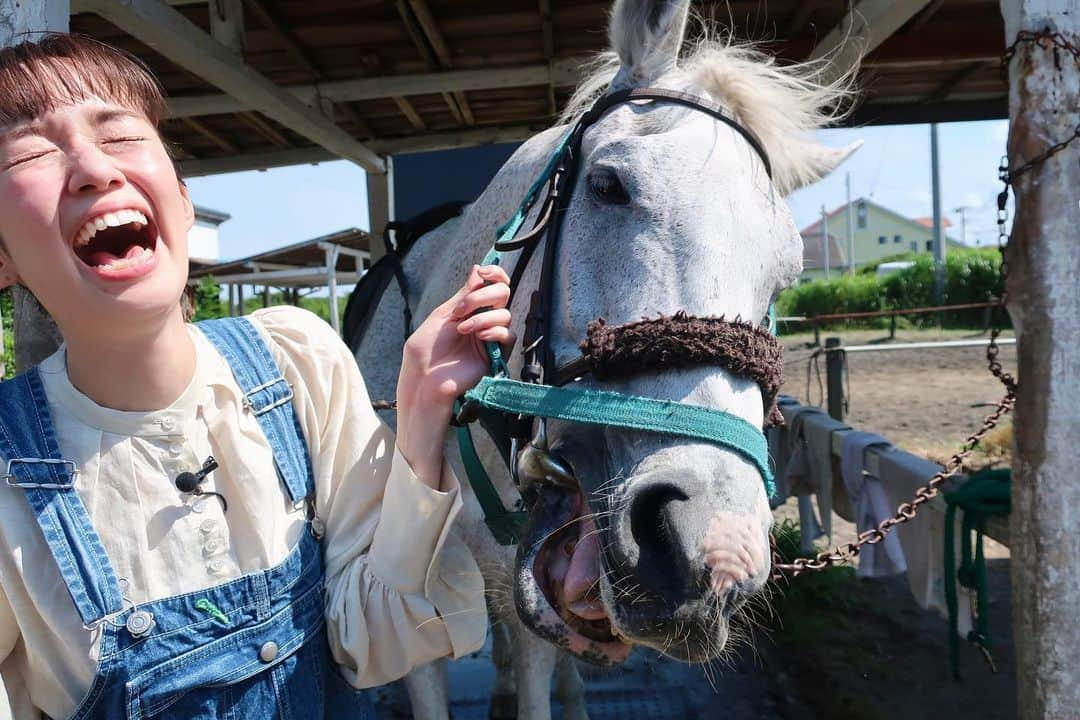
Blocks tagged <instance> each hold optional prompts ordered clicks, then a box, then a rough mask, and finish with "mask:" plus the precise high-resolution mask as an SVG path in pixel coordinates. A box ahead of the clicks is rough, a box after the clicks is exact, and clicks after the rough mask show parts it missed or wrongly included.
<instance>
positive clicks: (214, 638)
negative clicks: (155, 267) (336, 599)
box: [0, 318, 375, 720]
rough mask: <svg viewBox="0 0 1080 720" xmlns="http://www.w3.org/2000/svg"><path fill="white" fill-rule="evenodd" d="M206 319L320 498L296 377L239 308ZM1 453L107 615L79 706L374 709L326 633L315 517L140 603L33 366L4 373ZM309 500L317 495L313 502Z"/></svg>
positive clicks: (96, 712)
mask: <svg viewBox="0 0 1080 720" xmlns="http://www.w3.org/2000/svg"><path fill="white" fill-rule="evenodd" d="M200 329H201V330H202V332H203V333H204V334H205V335H206V337H207V338H208V339H209V340H210V341H211V342H212V343H213V344H214V346H215V347H216V348H217V350H218V352H220V353H221V355H222V356H223V357H224V358H225V359H226V360H227V361H228V363H229V366H230V367H231V368H232V372H233V375H234V376H235V378H236V381H237V383H238V384H239V386H240V388H241V390H242V391H243V392H244V393H245V397H246V400H245V402H244V407H245V408H246V410H247V411H249V412H252V413H254V414H255V415H256V416H257V417H258V421H259V426H260V428H261V429H262V431H263V433H264V434H265V436H266V439H267V441H268V442H269V443H270V447H271V449H272V450H273V453H274V462H275V464H276V466H277V470H278V475H279V476H280V477H281V480H282V483H283V484H284V486H285V490H286V491H287V492H288V494H289V498H290V499H291V500H292V502H293V503H294V504H297V505H299V504H304V503H311V502H312V501H313V499H314V492H315V487H314V482H315V481H314V477H313V475H312V472H311V460H310V458H309V456H308V451H307V444H306V443H305V442H304V438H303V435H302V433H301V430H300V425H299V424H298V422H297V419H296V414H295V412H294V410H293V405H292V402H291V399H292V389H291V388H290V386H289V384H288V383H287V382H286V381H285V379H284V378H283V377H282V376H281V372H280V370H279V369H278V367H277V364H276V363H275V362H274V360H273V358H272V356H271V355H270V351H269V348H267V346H266V344H265V342H264V341H263V339H262V337H261V336H260V335H259V332H258V330H256V329H255V327H254V326H253V325H252V324H251V323H250V322H249V321H248V320H245V319H242V318H230V319H226V320H213V321H209V322H205V323H202V324H201V325H200ZM0 457H3V458H4V459H5V460H7V461H10V462H9V465H8V467H9V468H10V469H9V470H8V472H9V473H11V475H12V477H9V478H8V482H9V483H10V484H13V485H17V486H19V487H22V488H24V491H25V494H26V499H27V501H28V502H29V505H30V509H31V511H32V512H33V514H34V516H35V518H36V520H37V522H38V524H39V525H40V526H41V531H42V533H43V534H44V537H45V540H46V542H47V543H48V545H49V549H50V550H51V552H52V555H53V558H54V559H55V561H56V563H57V565H58V566H59V568H60V574H61V576H62V577H63V580H64V583H65V584H66V586H67V591H68V593H69V594H70V596H71V599H72V602H73V603H74V606H75V607H74V609H75V610H76V611H77V612H78V613H79V615H80V617H81V618H82V622H83V624H84V625H85V626H87V627H88V628H97V627H100V629H101V633H102V635H101V642H100V649H99V656H100V657H99V661H98V667H97V674H96V676H95V678H94V681H93V685H92V686H91V688H90V689H89V691H88V692H87V694H86V696H85V698H84V699H83V701H82V703H81V705H80V706H79V707H78V708H77V709H76V711H75V713H74V714H73V715H72V717H73V718H100V719H102V720H106V719H107V720H119V719H120V718H127V720H140V719H141V718H222V719H226V720H233V719H236V720H241V719H246V718H252V719H253V720H264V719H266V720H270V719H271V718H282V719H283V720H291V719H297V720H304V719H307V718H324V717H327V718H346V719H348V720H353V719H356V720H367V719H368V718H374V716H375V714H374V708H373V707H372V705H371V701H370V699H369V697H368V695H367V694H366V693H362V692H359V691H357V690H355V689H353V688H352V687H351V686H349V685H348V684H347V683H346V682H345V681H344V679H342V678H341V676H340V674H339V673H338V671H337V667H336V666H335V664H334V662H333V660H332V659H331V657H330V650H329V646H328V644H327V640H326V626H325V620H324V615H323V559H322V548H321V545H320V542H319V539H318V534H319V525H318V523H319V521H318V519H317V518H313V515H314V513H312V512H310V510H309V521H308V527H307V530H308V531H306V532H303V533H301V536H300V540H299V541H298V542H297V544H296V546H295V547H294V548H293V549H292V551H291V552H290V553H289V555H288V557H287V558H286V559H285V561H284V562H282V563H281V564H280V565H278V566H276V567H273V568H270V569H269V570H264V571H261V572H257V573H254V574H251V575H246V576H244V577H241V578H238V579H236V580H233V581H231V582H227V583H224V584H221V585H215V586H213V587H209V588H206V589H205V590H200V591H198V592H193V593H189V594H187V595H180V596H177V597H170V598H164V599H162V600H156V601H153V602H149V603H145V604H142V605H138V606H132V604H131V603H130V602H129V601H127V600H126V599H125V598H124V597H123V594H122V588H121V584H120V582H119V580H118V578H117V576H116V574H115V573H114V572H113V569H112V567H111V565H110V563H109V558H108V557H107V556H106V554H105V550H104V548H103V547H102V544H101V541H100V539H99V538H98V536H97V534H96V533H95V532H94V529H93V528H92V527H91V524H90V519H89V516H88V514H87V512H86V508H85V507H84V506H83V504H82V501H81V500H80V499H79V495H78V493H77V492H76V490H75V488H74V480H75V470H76V468H75V466H74V463H72V462H70V461H67V460H64V459H63V458H61V456H60V452H59V447H58V444H57V440H56V435H55V432H54V430H53V426H52V422H51V421H50V418H49V410H48V404H47V401H46V397H45V391H44V388H43V386H42V383H41V378H40V376H39V375H38V371H37V369H36V368H34V369H31V370H30V371H28V372H27V373H25V374H24V375H22V376H19V377H17V378H15V379H13V380H9V381H7V382H4V383H0ZM310 507H311V505H310V504H309V508H310Z"/></svg>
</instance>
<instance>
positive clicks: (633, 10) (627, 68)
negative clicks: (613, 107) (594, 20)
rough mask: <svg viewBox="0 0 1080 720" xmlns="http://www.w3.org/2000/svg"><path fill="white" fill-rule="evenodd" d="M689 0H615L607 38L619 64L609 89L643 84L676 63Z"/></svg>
mask: <svg viewBox="0 0 1080 720" xmlns="http://www.w3.org/2000/svg"><path fill="white" fill-rule="evenodd" d="M689 11H690V1H689V0H616V2H615V8H614V10H612V12H611V23H610V25H609V27H608V38H609V40H610V42H611V47H612V49H613V50H615V53H616V54H617V55H618V56H619V61H620V62H621V63H622V67H621V68H620V69H619V73H618V75H616V76H615V79H614V80H612V82H611V89H612V90H621V89H625V88H628V87H636V86H639V85H646V84H648V83H650V82H652V81H653V80H655V79H656V78H658V77H660V76H661V75H663V74H664V73H665V72H667V71H668V70H670V69H671V68H673V67H675V63H676V61H677V60H678V59H679V48H681V47H682V42H683V33H685V32H686V19H687V15H688V14H689Z"/></svg>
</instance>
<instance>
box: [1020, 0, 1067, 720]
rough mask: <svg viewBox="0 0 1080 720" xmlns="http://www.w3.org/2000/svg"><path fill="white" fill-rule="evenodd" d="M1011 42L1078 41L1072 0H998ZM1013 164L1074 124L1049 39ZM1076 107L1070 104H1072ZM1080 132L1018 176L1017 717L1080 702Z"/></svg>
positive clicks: (1025, 97) (1034, 50)
mask: <svg viewBox="0 0 1080 720" xmlns="http://www.w3.org/2000/svg"><path fill="white" fill-rule="evenodd" d="M1001 8H1002V14H1003V15H1004V17H1005V37H1004V43H1003V46H1004V47H1008V46H1012V44H1013V43H1014V42H1015V41H1016V40H1017V38H1018V37H1022V35H1023V33H1025V32H1026V33H1032V34H1038V33H1042V32H1044V31H1050V32H1054V33H1058V34H1059V35H1058V36H1057V37H1059V38H1061V42H1063V43H1067V44H1068V45H1070V46H1072V47H1077V46H1080V13H1077V12H1076V2H1075V0H1010V1H1009V2H1002V3H1001ZM1008 72H1009V119H1010V123H1009V143H1008V147H1009V153H1008V154H1009V167H1010V168H1013V169H1015V168H1017V167H1019V166H1021V165H1022V164H1023V163H1024V162H1025V161H1026V160H1030V159H1032V158H1035V157H1040V156H1041V155H1042V153H1044V152H1045V151H1046V150H1047V149H1049V148H1050V147H1051V146H1053V145H1054V144H1055V143H1058V142H1062V143H1063V142H1066V141H1068V140H1069V139H1070V138H1071V137H1073V135H1074V133H1075V132H1076V113H1075V109H1076V108H1078V107H1080V63H1077V61H1076V59H1075V57H1074V56H1071V55H1070V54H1069V53H1068V52H1065V51H1064V50H1062V49H1061V48H1059V47H1057V46H1056V45H1054V44H1053V43H1051V42H1039V43H1035V42H1030V41H1028V42H1024V41H1021V42H1020V43H1018V44H1017V45H1016V54H1015V56H1014V57H1013V59H1012V60H1011V62H1009V65H1008ZM1068 108H1073V112H1070V111H1069V110H1068ZM1078 152H1080V140H1073V141H1072V143H1071V144H1070V145H1069V146H1068V147H1067V148H1065V149H1064V150H1063V151H1062V152H1058V153H1057V154H1055V155H1053V156H1052V157H1049V158H1047V159H1046V160H1045V161H1043V162H1036V163H1035V164H1034V165H1033V166H1032V168H1031V169H1030V170H1029V171H1028V172H1025V173H1023V174H1022V175H1019V176H1018V177H1016V179H1015V180H1014V182H1013V185H1012V190H1013V193H1014V200H1015V208H1016V210H1015V215H1014V219H1013V225H1012V232H1011V236H1010V238H1009V245H1008V250H1007V255H1008V260H1009V268H1010V271H1009V277H1008V280H1007V289H1008V300H1007V302H1008V307H1009V314H1010V315H1011V316H1012V318H1013V321H1014V323H1015V327H1016V328H1017V346H1016V355H1017V360H1018V367H1019V380H1020V387H1019V389H1018V390H1017V401H1016V411H1015V412H1016V418H1015V420H1014V422H1013V428H1014V433H1015V439H1014V440H1013V447H1014V448H1015V452H1014V454H1013V460H1012V475H1013V481H1012V512H1011V513H1010V517H1009V529H1010V542H1009V545H1010V550H1011V551H1012V557H1013V558H1014V560H1013V562H1011V563H1010V570H1011V574H1012V583H1011V584H1012V597H1013V601H1012V611H1013V628H1014V632H1013V638H1014V641H1015V643H1016V677H1017V678H1018V682H1017V683H1016V686H1017V687H1016V689H1017V711H1018V712H1017V715H1018V717H1019V718H1020V720H1036V719H1038V720H1042V718H1066V717H1076V712H1077V708H1080V663H1078V662H1077V660H1078V658H1080V623H1078V622H1077V618H1078V617H1080V582H1077V577H1080V534H1078V533H1077V508H1080V483H1078V482H1077V478H1076V445H1077V442H1076V441H1077V438H1080V357H1078V354H1077V352H1076V339H1077V338H1078V337H1080V292H1077V284H1076V268H1078V267H1080V243H1078V242H1077V241H1076V228H1077V227H1080V206H1078V205H1077V203H1076V188H1078V187H1080V164H1078V163H1077V161H1076V159H1077V153H1078Z"/></svg>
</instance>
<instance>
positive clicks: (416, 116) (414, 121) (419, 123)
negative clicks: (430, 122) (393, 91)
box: [394, 96, 427, 130]
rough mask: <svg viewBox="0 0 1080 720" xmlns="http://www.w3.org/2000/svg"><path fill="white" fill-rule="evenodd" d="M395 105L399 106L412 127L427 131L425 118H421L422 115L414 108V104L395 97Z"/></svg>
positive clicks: (405, 99)
mask: <svg viewBox="0 0 1080 720" xmlns="http://www.w3.org/2000/svg"><path fill="white" fill-rule="evenodd" d="M394 104H396V105H397V106H398V110H400V111H401V114H402V115H404V116H405V117H406V118H407V119H408V121H409V124H410V125H412V126H413V127H414V128H416V129H417V130H427V125H426V124H425V123H424V118H422V117H420V113H418V112H416V108H414V107H413V105H412V103H411V102H409V100H408V99H407V98H404V97H398V96H395V97H394Z"/></svg>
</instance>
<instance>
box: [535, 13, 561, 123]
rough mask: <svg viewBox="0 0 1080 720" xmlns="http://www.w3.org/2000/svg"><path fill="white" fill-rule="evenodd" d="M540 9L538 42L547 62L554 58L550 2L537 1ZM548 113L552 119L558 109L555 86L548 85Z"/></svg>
mask: <svg viewBox="0 0 1080 720" xmlns="http://www.w3.org/2000/svg"><path fill="white" fill-rule="evenodd" d="M539 9H540V42H541V44H542V45H543V46H544V57H545V58H546V59H547V61H548V62H551V61H552V60H553V59H554V58H555V32H554V30H553V24H552V21H551V0H539ZM547 100H548V112H549V113H550V114H551V116H552V117H554V116H555V115H557V114H558V112H559V108H558V106H557V105H556V104H555V86H554V85H553V84H551V83H548V86H547Z"/></svg>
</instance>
